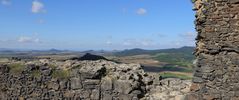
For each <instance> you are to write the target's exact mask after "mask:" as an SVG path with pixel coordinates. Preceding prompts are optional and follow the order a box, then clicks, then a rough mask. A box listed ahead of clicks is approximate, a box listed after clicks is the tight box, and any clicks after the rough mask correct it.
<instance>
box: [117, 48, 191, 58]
mask: <svg viewBox="0 0 239 100" xmlns="http://www.w3.org/2000/svg"><path fill="white" fill-rule="evenodd" d="M193 51H194V47H188V46H185V47H181V48H172V49H160V50H144V49H139V48H135V49H127V50H124V51H120V52H115V53H114V55H115V56H134V55H142V54H149V55H155V54H158V53H183V54H190V55H192V53H193Z"/></svg>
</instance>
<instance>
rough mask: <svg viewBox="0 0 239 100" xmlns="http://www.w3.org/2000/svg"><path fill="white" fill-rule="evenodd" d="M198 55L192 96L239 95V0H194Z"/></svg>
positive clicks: (223, 98) (197, 99)
mask: <svg viewBox="0 0 239 100" xmlns="http://www.w3.org/2000/svg"><path fill="white" fill-rule="evenodd" d="M194 1H195V2H194V3H195V7H194V10H196V21H195V24H196V30H197V32H198V36H197V48H196V52H195V55H196V56H197V62H196V68H195V73H194V78H193V84H192V86H191V94H190V95H188V96H187V98H188V99H189V100H204V99H206V100H214V99H219V100H238V99H239V90H238V87H239V86H238V85H239V84H238V83H239V77H238V74H239V72H238V71H239V0H194Z"/></svg>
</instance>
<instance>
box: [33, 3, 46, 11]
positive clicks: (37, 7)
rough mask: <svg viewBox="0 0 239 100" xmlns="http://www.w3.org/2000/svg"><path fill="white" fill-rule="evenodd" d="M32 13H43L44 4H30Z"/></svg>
mask: <svg viewBox="0 0 239 100" xmlns="http://www.w3.org/2000/svg"><path fill="white" fill-rule="evenodd" d="M31 10H32V13H45V12H46V10H45V9H44V4H43V3H42V2H40V1H38V0H35V1H33V2H32V9H31Z"/></svg>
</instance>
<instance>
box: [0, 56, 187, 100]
mask: <svg viewBox="0 0 239 100" xmlns="http://www.w3.org/2000/svg"><path fill="white" fill-rule="evenodd" d="M190 84H191V81H188V80H180V79H163V80H162V79H160V76H150V75H148V74H147V73H145V72H144V70H143V69H142V67H141V66H140V65H139V64H123V63H116V62H112V61H107V60H96V61H88V60H87V61H86V60H85V61H79V60H77V59H74V60H72V59H71V60H65V61H58V60H51V59H35V60H21V59H13V60H8V61H5V62H1V64H0V99H22V100H24V99H29V100H35V99H51V100H52V99H54V100H55V99H58V100H59V99H67V100H71V99H77V100H139V99H141V100H182V99H184V96H185V94H187V92H189V90H190V89H189V87H190Z"/></svg>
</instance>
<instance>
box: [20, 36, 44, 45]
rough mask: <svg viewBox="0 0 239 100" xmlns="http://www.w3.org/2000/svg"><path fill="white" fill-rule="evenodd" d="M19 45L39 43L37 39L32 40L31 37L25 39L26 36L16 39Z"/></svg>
mask: <svg viewBox="0 0 239 100" xmlns="http://www.w3.org/2000/svg"><path fill="white" fill-rule="evenodd" d="M17 41H18V42H19V43H39V42H40V39H39V38H33V37H27V36H21V37H19V38H18V39H17Z"/></svg>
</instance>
